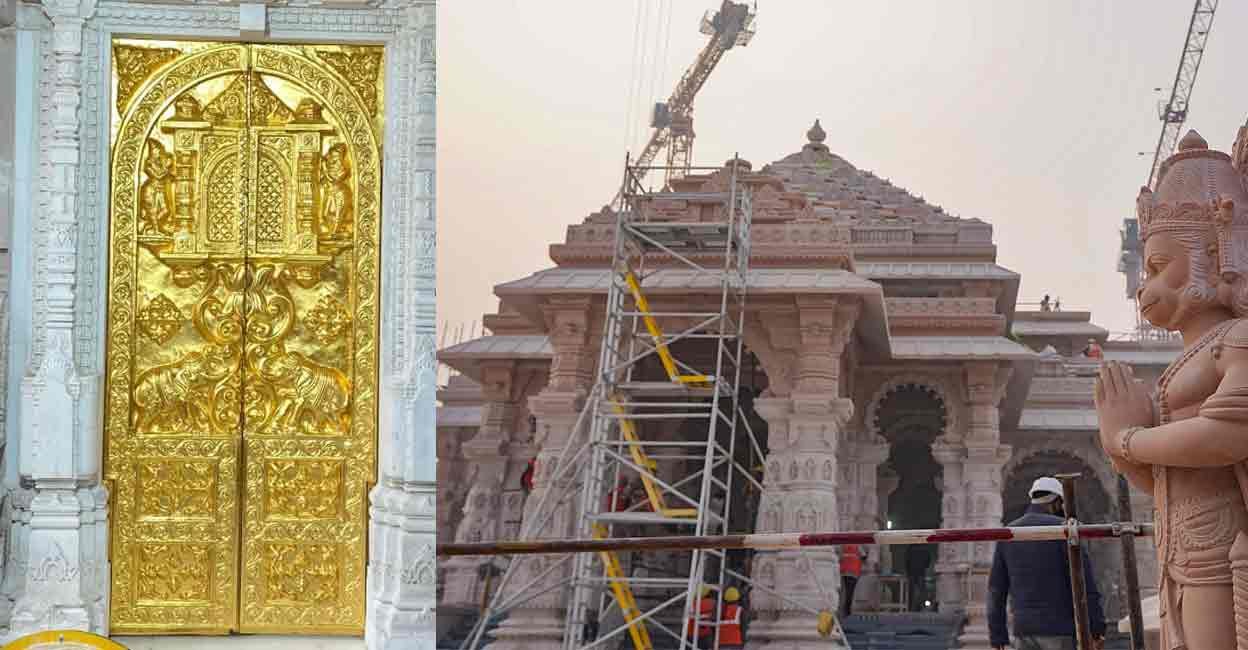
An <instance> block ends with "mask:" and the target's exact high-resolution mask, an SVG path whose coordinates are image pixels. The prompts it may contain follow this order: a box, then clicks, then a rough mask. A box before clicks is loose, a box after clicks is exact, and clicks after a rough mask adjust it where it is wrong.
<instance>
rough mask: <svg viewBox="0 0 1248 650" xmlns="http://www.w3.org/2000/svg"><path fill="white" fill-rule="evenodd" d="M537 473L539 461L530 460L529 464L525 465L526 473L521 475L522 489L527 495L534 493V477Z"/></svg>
mask: <svg viewBox="0 0 1248 650" xmlns="http://www.w3.org/2000/svg"><path fill="white" fill-rule="evenodd" d="M536 473H537V459H536V458H530V459H529V464H528V465H525V467H524V471H523V472H521V473H520V488H521V489H523V490H524V493H525V494H528V493H530V492H532V491H533V475H534V474H536Z"/></svg>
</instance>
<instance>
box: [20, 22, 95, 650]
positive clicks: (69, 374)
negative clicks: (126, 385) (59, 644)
mask: <svg viewBox="0 0 1248 650" xmlns="http://www.w3.org/2000/svg"><path fill="white" fill-rule="evenodd" d="M43 9H44V11H45V12H46V13H47V15H48V17H49V18H50V19H51V21H52V32H51V43H50V44H51V48H50V51H49V52H45V53H44V55H43V58H44V64H45V66H46V67H45V68H44V69H43V74H42V75H41V78H40V102H39V104H40V108H41V110H42V111H43V121H42V122H41V123H40V125H39V129H40V130H39V149H40V152H41V156H42V158H41V160H40V163H41V165H42V174H41V183H40V188H39V190H40V199H41V201H40V203H41V205H40V209H39V210H38V211H36V212H34V213H33V214H32V225H31V228H32V231H33V237H32V238H31V240H32V241H34V242H35V246H36V249H37V251H38V252H40V253H42V254H41V255H38V256H37V260H38V261H37V263H36V266H35V277H34V282H33V289H34V296H35V300H36V302H39V301H40V300H42V310H41V312H40V313H39V314H38V316H37V317H36V319H35V320H36V322H35V323H34V324H33V325H34V327H33V328H32V329H33V331H34V332H35V339H34V349H33V354H32V358H31V359H30V364H29V365H28V366H27V369H26V373H25V376H24V377H23V380H22V386H21V391H22V400H21V413H20V417H19V421H20V423H21V428H20V429H19V431H18V433H19V435H20V436H21V439H22V442H21V449H20V456H19V459H18V460H19V463H18V472H19V473H20V476H21V477H22V479H23V480H25V481H27V482H28V484H29V485H32V486H33V491H32V492H31V494H30V499H29V501H27V500H26V499H25V498H22V499H15V504H14V505H15V506H17V507H18V508H21V509H24V510H25V511H24V512H20V513H18V514H16V515H15V518H17V519H19V520H21V521H23V522H24V524H25V525H24V526H23V527H22V528H21V529H20V531H19V532H20V535H21V536H22V537H23V538H24V539H22V540H20V543H18V544H16V546H17V548H18V554H16V555H15V556H12V557H11V558H10V559H11V561H14V562H15V563H16V565H17V566H16V567H15V568H16V570H15V571H14V572H13V574H12V575H13V578H14V579H13V580H12V581H10V583H9V585H8V588H7V589H6V590H5V591H6V593H7V594H9V595H10V597H11V598H13V607H12V610H11V612H10V619H9V628H10V634H11V635H12V636H21V635H23V634H29V633H31V632H35V631H38V630H44V629H50V628H54V627H55V628H73V629H80V630H90V631H92V632H97V633H100V632H103V631H105V630H106V628H107V615H108V600H107V585H106V581H107V578H108V573H109V567H108V559H107V558H108V556H107V537H106V535H107V502H108V498H107V494H106V493H105V491H104V488H103V487H102V486H101V484H100V446H99V442H100V436H99V431H98V428H99V422H98V412H97V403H98V388H99V381H98V380H99V378H98V376H96V375H95V374H93V373H92V372H91V371H90V369H89V368H88V367H87V366H86V363H87V362H86V360H84V359H82V358H79V355H77V354H76V353H75V344H74V330H75V322H76V319H82V318H92V317H94V315H76V314H75V310H74V305H75V298H76V295H77V292H78V291H79V289H80V288H79V287H78V286H77V284H76V276H75V274H76V270H77V265H78V261H77V257H78V237H77V234H78V204H79V193H80V188H79V187H78V181H77V174H78V162H79V148H80V144H81V124H80V113H79V106H80V104H81V102H82V86H83V73H82V44H83V41H82V39H83V26H84V24H85V22H86V20H87V19H88V18H90V16H91V14H92V13H93V12H94V11H95V3H94V2H93V1H91V0H87V1H85V2H81V1H78V0H73V1H71V0H53V1H50V2H45V3H43Z"/></svg>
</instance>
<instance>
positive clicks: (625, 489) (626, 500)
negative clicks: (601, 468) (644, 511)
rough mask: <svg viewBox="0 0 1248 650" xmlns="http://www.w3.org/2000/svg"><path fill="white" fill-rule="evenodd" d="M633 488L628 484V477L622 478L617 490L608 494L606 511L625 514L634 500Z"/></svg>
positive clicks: (617, 483) (617, 482) (618, 482)
mask: <svg viewBox="0 0 1248 650" xmlns="http://www.w3.org/2000/svg"><path fill="white" fill-rule="evenodd" d="M631 492H632V490H631V486H630V485H629V483H628V477H627V476H620V478H619V480H618V481H616V484H615V489H614V490H611V492H609V493H608V494H607V503H606V511H607V512H624V511H626V510H628V507H629V506H630V505H632V502H633V499H632V496H633V495H632V494H631Z"/></svg>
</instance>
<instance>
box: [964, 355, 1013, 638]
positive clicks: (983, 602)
mask: <svg viewBox="0 0 1248 650" xmlns="http://www.w3.org/2000/svg"><path fill="white" fill-rule="evenodd" d="M1009 378H1010V368H1009V367H1008V366H1000V365H998V364H996V363H992V362H976V363H971V364H967V366H966V380H965V386H966V401H967V409H968V411H969V413H970V423H969V426H968V428H967V432H966V460H965V465H964V468H963V471H962V481H963V484H964V485H965V486H966V499H965V501H964V502H963V503H964V504H965V509H964V511H963V512H964V513H965V516H964V518H963V525H964V526H967V527H974V528H987V527H991V526H1000V525H1001V523H1002V522H1001V517H1002V512H1001V510H1002V504H1001V470H1002V468H1003V467H1005V464H1006V463H1007V462H1008V461H1009V459H1010V454H1011V449H1010V447H1009V446H1008V445H1003V444H1001V432H1000V423H1001V419H1000V418H1001V416H1000V412H999V409H998V406H999V404H1000V403H1001V400H1002V398H1004V397H1005V387H1006V385H1007V384H1008V383H1009ZM963 546H967V547H969V549H970V551H971V555H970V562H969V571H968V575H967V583H966V593H967V606H966V613H967V623H966V627H965V628H963V631H962V636H960V637H959V638H958V642H959V643H960V644H961V646H962V647H963V648H987V647H990V645H989V643H988V612H987V598H988V575H989V573H990V572H991V570H992V556H993V547H994V544H992V543H991V542H976V543H974V544H964V545H963Z"/></svg>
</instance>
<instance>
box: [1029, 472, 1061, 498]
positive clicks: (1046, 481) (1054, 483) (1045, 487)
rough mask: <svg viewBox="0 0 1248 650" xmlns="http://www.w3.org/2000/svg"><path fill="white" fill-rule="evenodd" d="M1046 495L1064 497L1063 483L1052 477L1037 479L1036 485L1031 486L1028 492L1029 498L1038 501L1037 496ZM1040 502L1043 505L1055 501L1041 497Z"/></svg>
mask: <svg viewBox="0 0 1248 650" xmlns="http://www.w3.org/2000/svg"><path fill="white" fill-rule="evenodd" d="M1045 493H1047V494H1052V495H1054V496H1059V497H1060V496H1062V483H1061V481H1058V480H1057V479H1055V478H1053V477H1052V476H1041V477H1040V478H1038V479H1036V482H1035V483H1032V484H1031V489H1030V490H1028V491H1027V496H1029V497H1031V500H1032V501H1036V500H1037V496H1036V495H1040V494H1045ZM1039 500H1040V502H1041V503H1047V502H1049V501H1052V500H1053V499H1052V498H1048V497H1044V496H1041V497H1039Z"/></svg>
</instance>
